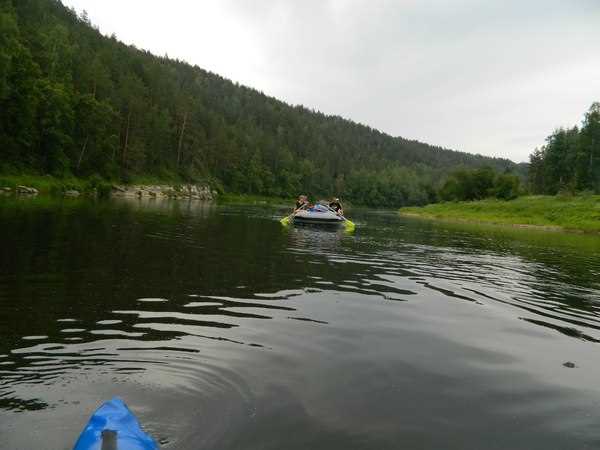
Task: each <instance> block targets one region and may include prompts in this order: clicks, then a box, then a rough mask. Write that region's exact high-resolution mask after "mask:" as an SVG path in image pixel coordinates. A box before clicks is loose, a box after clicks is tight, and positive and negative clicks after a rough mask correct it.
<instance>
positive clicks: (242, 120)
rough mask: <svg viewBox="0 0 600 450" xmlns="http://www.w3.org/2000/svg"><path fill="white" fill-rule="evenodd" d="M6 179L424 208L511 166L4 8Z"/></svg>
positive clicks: (38, 13) (23, 0) (11, 5)
mask: <svg viewBox="0 0 600 450" xmlns="http://www.w3.org/2000/svg"><path fill="white" fill-rule="evenodd" d="M0 151H1V152H2V158H1V159H0V171H1V172H4V173H7V172H13V173H25V172H27V173H32V172H33V173H38V174H51V175H54V176H58V177H61V176H71V175H74V176H78V177H90V176H99V177H103V178H105V179H109V180H122V181H125V182H126V181H128V180H130V179H132V177H135V176H138V175H151V176H153V177H156V178H160V179H165V180H168V179H181V180H185V181H196V182H197V181H207V182H209V183H211V184H212V185H213V186H214V187H215V188H217V189H221V190H227V191H231V192H237V193H252V194H263V195H274V196H286V197H287V196H295V195H297V194H298V193H300V192H304V193H308V194H313V195H325V194H337V195H339V196H344V197H345V198H346V199H348V200H351V201H353V202H356V203H362V204H369V205H373V206H402V205H406V204H424V203H427V202H430V201H432V200H435V199H436V196H437V192H438V189H439V187H440V183H441V180H444V179H445V178H446V177H447V176H448V174H449V173H451V172H452V171H454V170H457V169H459V168H465V169H468V168H472V169H473V168H478V167H483V166H489V167H492V168H494V169H495V170H497V171H499V172H503V171H505V170H511V169H514V168H515V164H514V163H513V162H511V161H509V160H507V159H501V158H489V157H484V156H481V155H473V154H468V153H464V152H458V151H452V150H447V149H444V148H441V147H435V146H430V145H427V144H424V143H421V142H418V141H413V140H407V139H403V138H400V137H392V136H389V135H386V134H384V133H381V132H379V131H377V130H375V129H372V128H370V127H368V126H364V125H361V124H357V123H354V122H352V121H349V120H345V119H343V118H341V117H338V116H328V115H325V114H322V113H319V112H316V111H313V110H310V109H307V108H305V107H302V106H291V105H287V104H285V103H283V102H281V101H278V100H276V99H274V98H271V97H268V96H266V95H264V94H263V93H262V92H259V91H256V90H254V89H251V88H248V87H244V86H241V85H239V84H237V83H233V82H231V81H229V80H227V79H225V78H223V77H221V76H219V75H216V74H213V73H210V72H207V71H205V70H202V69H201V68H199V67H196V66H191V65H189V64H187V63H185V62H182V61H177V60H172V59H169V58H168V57H166V56H165V57H157V56H154V55H152V54H150V53H149V52H146V51H142V50H139V49H137V48H135V47H133V46H126V45H124V44H123V43H121V42H119V41H118V40H117V38H116V37H115V36H111V37H106V36H103V35H102V34H101V33H100V32H99V31H98V30H97V29H96V28H95V27H94V26H93V25H92V24H91V23H90V20H89V18H88V17H87V14H82V15H78V14H76V13H75V12H74V11H73V10H70V9H68V8H66V7H64V6H63V5H62V3H61V2H60V1H58V0H0Z"/></svg>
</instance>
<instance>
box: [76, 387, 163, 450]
mask: <svg viewBox="0 0 600 450" xmlns="http://www.w3.org/2000/svg"><path fill="white" fill-rule="evenodd" d="M158 448H159V447H158V444H157V443H156V441H154V439H152V438H151V437H150V436H148V435H147V434H146V433H144V431H143V430H142V428H141V426H140V423H139V422H138V420H137V418H136V417H135V416H134V415H133V413H132V412H131V411H130V410H129V408H128V407H127V405H126V404H125V402H123V400H121V399H120V398H116V397H115V398H113V399H112V400H111V401H109V402H106V403H104V404H103V405H102V406H101V407H100V408H98V410H96V412H95V413H94V414H93V415H92V417H91V418H90V420H89V422H88V423H87V425H86V426H85V428H84V429H83V431H82V433H81V435H80V436H79V439H78V440H77V443H76V444H75V447H73V450H158Z"/></svg>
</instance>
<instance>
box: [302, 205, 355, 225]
mask: <svg viewBox="0 0 600 450" xmlns="http://www.w3.org/2000/svg"><path fill="white" fill-rule="evenodd" d="M292 221H293V222H294V223H295V224H311V225H340V224H343V223H344V221H345V220H344V218H343V217H341V216H340V215H338V214H336V213H335V212H334V211H332V210H331V209H330V208H328V207H327V206H325V205H315V206H313V207H312V208H307V209H302V210H300V211H296V212H295V213H294V214H293V216H292Z"/></svg>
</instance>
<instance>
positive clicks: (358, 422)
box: [0, 199, 600, 450]
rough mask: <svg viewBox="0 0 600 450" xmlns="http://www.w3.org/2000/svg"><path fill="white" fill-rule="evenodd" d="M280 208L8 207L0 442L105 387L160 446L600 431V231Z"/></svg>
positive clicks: (552, 438) (557, 437)
mask: <svg viewBox="0 0 600 450" xmlns="http://www.w3.org/2000/svg"><path fill="white" fill-rule="evenodd" d="M280 214H281V210H278V209H276V208H267V207H236V206H218V207H217V206H213V207H211V206H206V205H203V204H201V203H185V202H181V203H176V202H171V203H168V202H167V203H160V202H156V201H154V202H148V203H146V204H140V203H137V202H131V203H126V202H121V203H119V202H105V203H93V202H91V201H85V200H84V201H78V200H70V201H52V200H47V199H37V200H27V201H15V200H9V199H4V200H2V201H1V202H0V248H1V253H0V448H2V449H11V450H15V449H23V450H31V449H59V450H62V449H65V450H66V449H69V448H71V446H72V445H73V443H74V441H75V439H76V438H77V436H78V434H79V432H80V430H81V428H82V426H83V425H84V423H85V422H86V421H87V418H88V416H89V414H90V413H91V412H92V411H93V410H94V408H95V407H96V406H97V405H98V404H99V403H100V402H102V401H104V400H106V399H108V398H110V397H112V396H113V395H119V396H121V397H123V398H124V399H125V400H126V401H127V402H128V403H129V405H130V407H131V408H132V409H133V410H134V411H135V412H136V413H137V414H138V416H139V417H140V419H141V421H142V422H143V424H144V426H145V427H146V429H147V430H148V431H149V432H150V433H151V434H153V435H154V436H155V437H157V438H158V439H160V441H161V442H162V443H163V447H164V448H166V449H169V448H172V449H182V450H188V449H189V450H192V449H220V450H228V449H284V448H285V449H328V450H330V449H509V448H510V449H584V448H598V447H599V446H600V345H599V343H600V318H599V316H598V314H599V313H600V238H598V237H592V236H578V235H563V234H557V233H539V232H531V231H521V230H501V229H494V228H477V227H464V226H452V225H444V224H435V223H430V222H420V221H415V220H408V219H402V218H400V217H398V216H397V215H396V214H394V213H393V212H377V211H362V212H359V211H354V212H353V214H352V215H353V218H356V222H357V223H358V228H357V231H356V233H355V234H354V235H348V234H345V233H344V232H327V231H321V230H317V229H310V228H290V229H284V228H282V227H281V225H280V224H279V222H278V221H277V217H278V216H279V215H280ZM567 362H568V363H572V364H567V366H572V365H574V366H575V367H566V366H564V365H563V364H564V363H567Z"/></svg>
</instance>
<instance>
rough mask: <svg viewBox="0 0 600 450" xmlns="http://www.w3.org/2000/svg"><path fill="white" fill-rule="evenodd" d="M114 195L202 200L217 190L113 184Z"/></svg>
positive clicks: (19, 189) (32, 192)
mask: <svg viewBox="0 0 600 450" xmlns="http://www.w3.org/2000/svg"><path fill="white" fill-rule="evenodd" d="M0 194H5V195H19V196H36V195H38V194H39V191H38V190H37V189H36V188H33V187H29V186H16V187H15V188H12V187H0ZM62 195H63V196H65V197H79V196H81V195H91V196H96V195H97V191H96V190H95V189H94V190H93V191H90V192H80V191H77V190H74V189H69V190H66V191H63V193H62ZM110 195H111V196H114V197H129V198H184V199H194V200H202V201H213V200H215V199H216V197H217V192H216V191H213V190H211V189H210V187H209V186H207V185H196V184H183V185H177V186H171V185H113V186H112V188H111V192H110Z"/></svg>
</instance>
